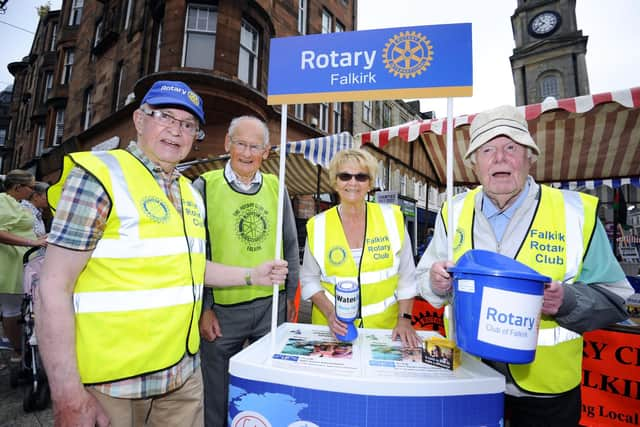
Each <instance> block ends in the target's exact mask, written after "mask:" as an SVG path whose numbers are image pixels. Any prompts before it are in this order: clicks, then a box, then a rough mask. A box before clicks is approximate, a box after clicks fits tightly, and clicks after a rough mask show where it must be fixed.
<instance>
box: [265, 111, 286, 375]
mask: <svg viewBox="0 0 640 427" xmlns="http://www.w3.org/2000/svg"><path fill="white" fill-rule="evenodd" d="M286 162H287V104H282V107H281V110H280V173H279V175H278V217H277V220H276V256H275V259H280V253H281V251H282V219H283V214H284V212H283V209H282V206H283V205H284V179H285V167H286ZM279 288H280V285H279V284H275V285H273V296H272V302H271V304H272V305H271V354H274V353H275V350H276V329H277V328H278V297H279V295H278V294H279ZM286 315H287V311H286V310H285V317H286ZM286 320H287V319H286V318H285V321H286ZM269 363H271V357H269Z"/></svg>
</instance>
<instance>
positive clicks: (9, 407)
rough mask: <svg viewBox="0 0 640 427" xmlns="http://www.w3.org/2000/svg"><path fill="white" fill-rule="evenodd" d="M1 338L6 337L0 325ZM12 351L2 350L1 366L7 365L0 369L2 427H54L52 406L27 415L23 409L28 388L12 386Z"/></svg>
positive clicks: (0, 353) (0, 351) (0, 419)
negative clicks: (10, 373)
mask: <svg viewBox="0 0 640 427" xmlns="http://www.w3.org/2000/svg"><path fill="white" fill-rule="evenodd" d="M0 336H4V333H3V331H2V326H1V324H0ZM12 354H13V352H12V351H10V350H0V365H3V366H4V365H6V366H5V367H4V368H2V369H0V427H45V426H47V427H49V426H53V411H52V410H51V405H49V407H48V408H46V409H44V410H42V411H35V412H30V413H26V412H24V410H23V409H22V402H23V398H24V397H23V396H24V392H25V389H26V386H25V385H23V386H18V387H17V388H12V387H11V385H10V375H9V371H10V369H12V366H13V365H11V364H10V362H9V359H10V358H11V355H12Z"/></svg>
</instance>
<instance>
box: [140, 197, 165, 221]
mask: <svg viewBox="0 0 640 427" xmlns="http://www.w3.org/2000/svg"><path fill="white" fill-rule="evenodd" d="M142 210H143V212H144V213H145V215H147V216H148V217H149V218H151V219H152V220H154V221H155V222H159V223H165V222H167V221H168V220H169V215H170V212H169V207H168V206H167V205H166V203H165V202H164V201H163V200H162V199H160V198H158V197H155V196H149V197H145V198H144V199H142Z"/></svg>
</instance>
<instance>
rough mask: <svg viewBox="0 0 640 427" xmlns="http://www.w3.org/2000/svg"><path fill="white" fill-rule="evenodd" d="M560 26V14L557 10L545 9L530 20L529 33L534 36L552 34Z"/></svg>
mask: <svg viewBox="0 0 640 427" xmlns="http://www.w3.org/2000/svg"><path fill="white" fill-rule="evenodd" d="M559 26H560V15H558V14H557V13H556V12H552V11H545V12H541V13H539V14H537V15H536V16H534V17H533V19H532V20H531V22H529V33H530V34H531V35H532V36H534V37H546V36H548V35H551V34H552V33H553V32H554V31H555V30H557V29H558V27H559Z"/></svg>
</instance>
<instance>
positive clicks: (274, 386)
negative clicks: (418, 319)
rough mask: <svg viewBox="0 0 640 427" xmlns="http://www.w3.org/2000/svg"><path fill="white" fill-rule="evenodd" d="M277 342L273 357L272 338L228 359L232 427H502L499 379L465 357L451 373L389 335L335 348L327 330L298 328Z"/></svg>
mask: <svg viewBox="0 0 640 427" xmlns="http://www.w3.org/2000/svg"><path fill="white" fill-rule="evenodd" d="M419 333H420V335H421V336H422V337H423V338H427V337H428V336H430V335H433V334H435V333H434V332H427V331H419ZM275 342H276V345H275V352H273V353H272V348H271V347H272V345H271V335H270V334H269V335H267V336H265V337H263V338H262V339H260V340H259V341H257V342H256V343H254V344H253V345H251V346H249V347H247V348H245V349H244V350H243V351H241V352H240V353H238V354H237V355H235V356H234V357H232V358H231V361H230V365H229V372H230V381H229V382H230V388H229V425H231V426H232V427H239V426H251V427H262V426H274V427H276V426H277V427H296V426H298V427H302V426H308V427H311V426H345V427H346V426H353V427H370V426H385V427H393V426H403V427H405V426H423V425H429V426H447V427H448V426H458V425H460V426H462V425H464V426H474V425H477V426H501V425H502V424H503V420H502V414H503V392H504V387H505V385H504V384H505V383H504V377H503V376H502V375H501V374H499V373H498V372H496V371H494V370H493V369H491V368H489V367H488V366H486V365H485V364H483V363H482V362H480V361H479V360H477V359H476V358H474V357H472V356H469V355H467V354H465V353H463V354H462V363H461V366H460V367H459V368H458V369H456V370H454V371H450V370H447V369H443V368H438V367H434V366H431V365H427V364H425V363H423V362H422V354H421V351H420V350H419V349H415V350H411V349H403V348H402V346H401V344H400V343H399V342H397V341H392V340H391V331H390V330H378V329H360V330H358V338H357V339H356V340H355V341H354V342H353V343H340V342H337V341H336V340H335V338H333V336H332V335H331V333H330V332H329V329H328V327H326V326H319V325H309V324H296V323H285V324H283V325H281V326H280V327H279V328H278V329H277V331H276V340H275Z"/></svg>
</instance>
